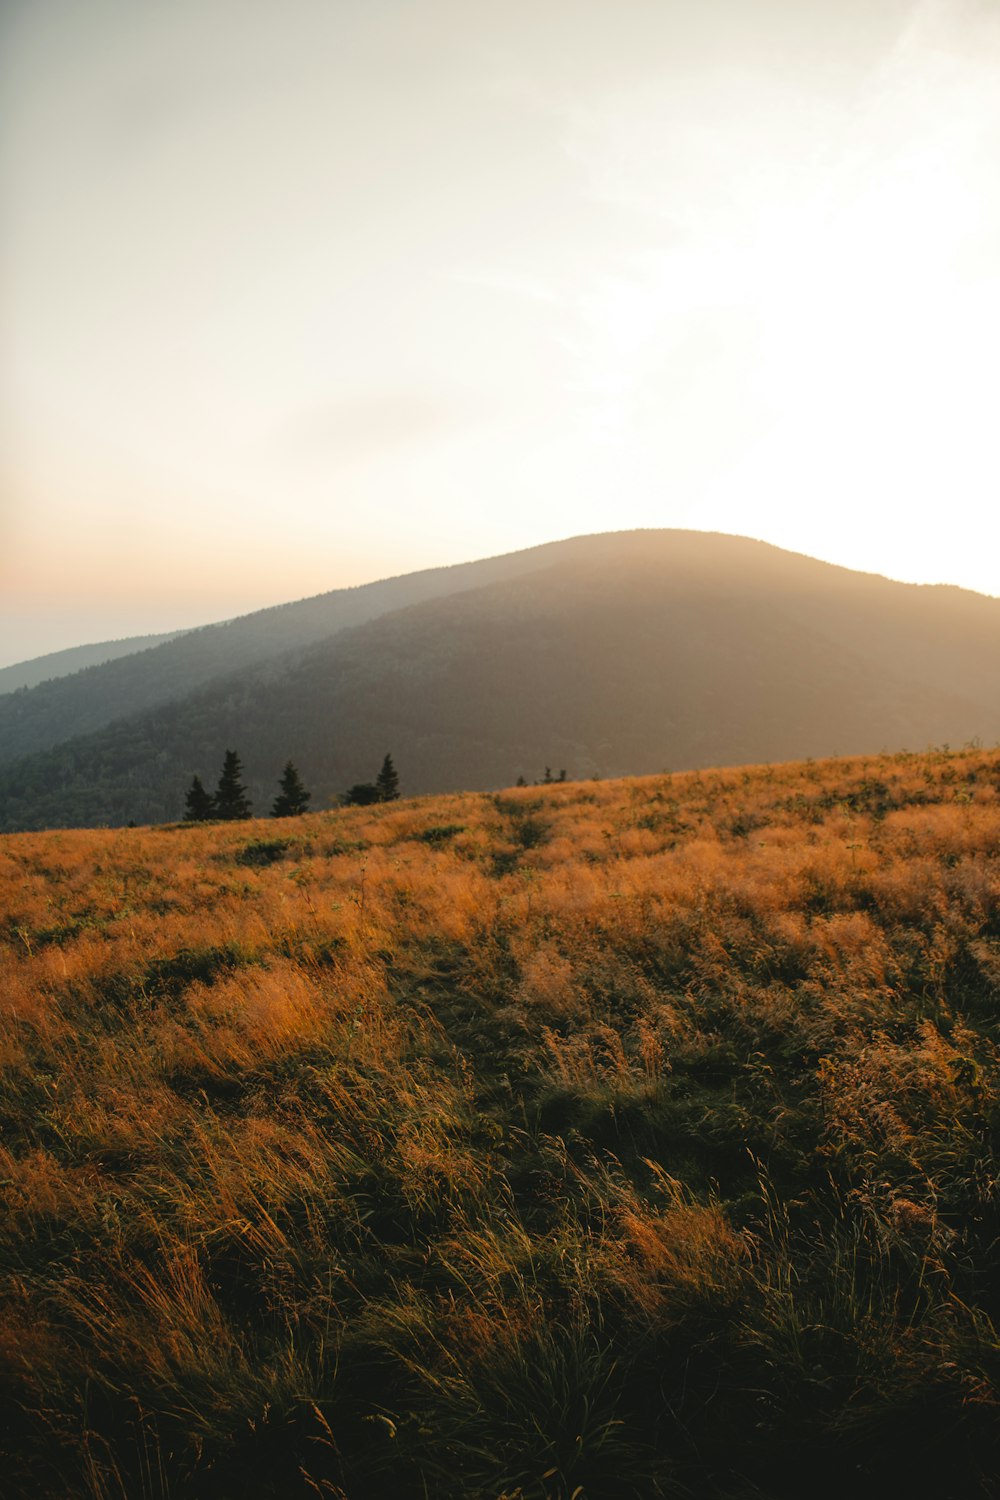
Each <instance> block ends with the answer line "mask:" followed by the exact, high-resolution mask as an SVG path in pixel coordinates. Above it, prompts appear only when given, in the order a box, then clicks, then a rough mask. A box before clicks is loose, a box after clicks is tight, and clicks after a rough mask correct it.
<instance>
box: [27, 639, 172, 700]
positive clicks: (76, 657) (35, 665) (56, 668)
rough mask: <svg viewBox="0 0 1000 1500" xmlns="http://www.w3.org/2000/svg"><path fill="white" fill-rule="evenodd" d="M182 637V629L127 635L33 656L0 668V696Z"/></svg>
mask: <svg viewBox="0 0 1000 1500" xmlns="http://www.w3.org/2000/svg"><path fill="white" fill-rule="evenodd" d="M183 634H184V631H183V630H166V631H161V632H160V633H159V634H158V635H130V636H127V637H125V638H124V639H123V640H120V641H98V642H96V643H95V644H93V645H90V646H70V647H68V648H67V649H66V650H65V651H50V652H48V653H47V654H46V655H45V656H34V657H32V659H31V660H30V661H19V662H16V663H15V664H14V665H13V666H10V667H0V693H14V692H17V690H18V688H31V687H37V685H38V684H39V683H40V682H50V681H51V680H52V679H53V678H55V677H68V676H70V674H71V673H73V672H82V671H83V669H84V668H85V667H99V666H101V665H102V664H103V663H104V662H106V661H117V660H118V659H119V657H122V656H133V655H134V654H135V652H137V651H148V650H149V648H150V647H151V646H163V645H166V643H167V642H168V641H175V640H176V639H177V637H178V636H180V635H183Z"/></svg>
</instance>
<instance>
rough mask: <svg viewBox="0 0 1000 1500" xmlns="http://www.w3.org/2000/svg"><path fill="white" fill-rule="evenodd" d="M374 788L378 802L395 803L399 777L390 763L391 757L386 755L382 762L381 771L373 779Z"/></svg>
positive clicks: (397, 794)
mask: <svg viewBox="0 0 1000 1500" xmlns="http://www.w3.org/2000/svg"><path fill="white" fill-rule="evenodd" d="M375 786H376V788H377V790H378V800H379V801H380V802H395V801H396V799H397V798H398V796H399V776H398V775H397V773H396V767H395V766H394V765H393V763H392V756H391V755H387V756H386V758H385V760H384V761H383V762H382V769H381V771H379V773H378V775H377V776H376V778H375Z"/></svg>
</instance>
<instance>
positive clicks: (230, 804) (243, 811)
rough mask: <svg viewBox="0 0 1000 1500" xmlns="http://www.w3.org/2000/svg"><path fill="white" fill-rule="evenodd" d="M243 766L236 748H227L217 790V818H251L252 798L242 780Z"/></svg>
mask: <svg viewBox="0 0 1000 1500" xmlns="http://www.w3.org/2000/svg"><path fill="white" fill-rule="evenodd" d="M242 775H243V767H242V766H241V765H240V758H239V756H238V755H237V754H236V751H235V750H227V751H226V757H225V760H224V761H223V762H222V775H221V776H220V777H219V785H218V786H217V787H216V790H215V816H216V817H217V818H226V819H230V818H233V819H235V818H249V816H250V806H251V804H250V799H249V798H248V797H247V794H246V792H247V789H246V787H245V786H244V785H243V783H242V782H241V781H240V777H241V776H242Z"/></svg>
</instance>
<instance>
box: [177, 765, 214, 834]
mask: <svg viewBox="0 0 1000 1500" xmlns="http://www.w3.org/2000/svg"><path fill="white" fill-rule="evenodd" d="M184 806H185V808H186V809H187V811H186V812H185V814H184V818H185V821H186V822H188V823H204V822H206V821H207V819H209V818H211V817H214V815H215V798H214V797H212V796H211V795H210V794H209V793H208V792H206V790H205V788H204V787H203V786H202V782H201V777H200V776H195V777H194V778H193V780H192V782H191V785H190V786H189V787H188V790H187V796H186V797H185V798H184Z"/></svg>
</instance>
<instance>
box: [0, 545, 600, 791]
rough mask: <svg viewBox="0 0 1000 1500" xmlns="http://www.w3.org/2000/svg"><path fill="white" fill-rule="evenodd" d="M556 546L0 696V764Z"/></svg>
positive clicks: (437, 572) (263, 620)
mask: <svg viewBox="0 0 1000 1500" xmlns="http://www.w3.org/2000/svg"><path fill="white" fill-rule="evenodd" d="M560 545H566V544H561V543H549V544H546V545H544V546H541V547H533V548H530V549H528V550H527V551H524V552H516V553H510V554H508V555H506V556H504V557H494V558H485V559H483V560H481V561H478V562H472V563H460V564H458V565H457V566H454V567H447V568H428V569H425V570H423V571H421V572H419V573H407V574H405V575H404V576H402V577H400V578H388V579H382V580H380V581H379V582H376V583H366V584H362V585H360V586H359V587H357V588H348V589H333V590H332V591H331V592H329V593H326V594H318V595H316V596H315V597H313V598H311V599H301V600H298V601H297V602H296V603H293V604H279V605H275V606H273V607H271V608H269V609H261V610H256V611H255V612H254V613H253V614H249V615H241V616H240V617H239V618H238V619H235V620H227V621H224V622H223V623H222V624H219V625H203V626H202V627H201V628H200V629H197V630H188V631H185V632H184V633H183V634H182V635H180V636H176V637H171V638H169V639H167V640H165V641H164V642H163V644H161V645H157V646H153V647H152V648H151V649H150V650H135V651H134V652H133V653H131V654H129V655H128V656H126V657H121V658H119V659H118V660H116V661H111V660H108V661H106V662H104V663H103V664H102V665H99V666H86V667H85V668H84V670H82V671H73V675H72V676H62V677H60V678H59V679H58V680H56V681H44V682H40V683H39V684H38V685H37V686H33V687H24V688H22V689H21V690H20V691H18V692H13V693H7V694H6V695H5V696H3V697H0V763H2V762H4V761H10V760H14V759H17V758H18V757H19V756H24V755H28V754H31V753H32V752H34V751H36V750H45V749H48V748H49V747H50V746H53V745H58V744H60V743H62V742H63V741H64V740H67V739H70V738H72V737H74V736H76V735H80V734H86V733H88V732H90V731H92V730H96V729H100V728H102V727H103V726H104V725H105V724H110V723H111V722H112V721H113V720H115V719H120V718H123V717H127V716H129V715H132V714H137V713H141V712H142V711H143V710H144V709H150V708H155V707H156V706H157V705H158V704H163V703H172V702H175V701H176V700H178V699H180V698H183V697H184V696H185V695H186V694H187V693H190V692H193V691H194V690H195V689H197V688H199V687H201V686H202V685H203V684H204V683H206V682H210V681H212V680H213V679H215V678H218V677H221V676H225V675H227V674H231V673H233V672H236V671H241V670H243V669H245V668H249V667H254V666H257V665H260V664H262V663H264V662H267V661H271V660H273V659H275V658H276V657H279V656H282V655H285V654H286V653H288V652H290V651H296V650H299V649H301V648H302V647H303V646H308V645H311V644H312V643H313V642H315V641H320V640H324V639H327V638H329V637H330V636H332V635H334V634H336V632H338V631H340V630H344V629H346V628H348V627H349V626H352V625H359V624H362V623H363V622H364V621H366V620H371V619H374V618H376V617H377V616H379V615H382V614H386V613H387V612H388V611H390V610H396V609H402V608H404V607H405V606H406V605H408V604H414V603H417V602H419V601H420V600H423V599H433V598H437V597H439V596H441V595H445V594H450V593H454V592H456V591H457V590H459V589H466V588H475V587H477V586H479V585H481V584H484V583H490V582H492V581H493V580H494V579H498V578H506V577H510V576H512V575H513V574H516V573H521V572H526V571H529V570H530V569H532V568H536V567H543V566H544V565H545V563H546V560H547V558H548V554H549V552H550V550H551V548H552V547H553V546H557V547H558V546H560ZM570 545H572V544H570ZM25 665H26V666H27V665H30V664H25ZM81 665H82V663H81ZM10 670H12V671H13V670H16V669H13V668H12V669H10Z"/></svg>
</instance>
